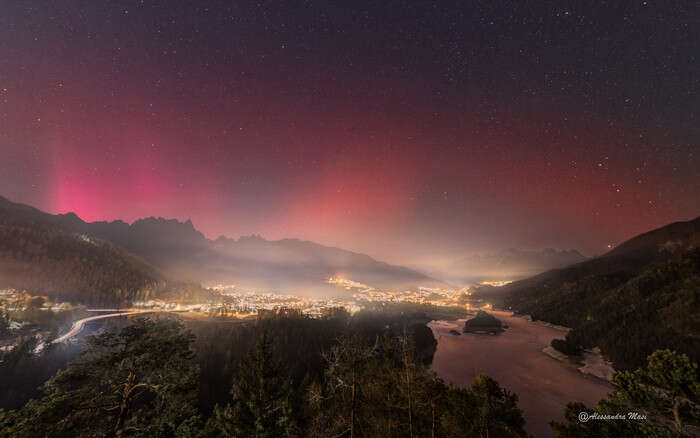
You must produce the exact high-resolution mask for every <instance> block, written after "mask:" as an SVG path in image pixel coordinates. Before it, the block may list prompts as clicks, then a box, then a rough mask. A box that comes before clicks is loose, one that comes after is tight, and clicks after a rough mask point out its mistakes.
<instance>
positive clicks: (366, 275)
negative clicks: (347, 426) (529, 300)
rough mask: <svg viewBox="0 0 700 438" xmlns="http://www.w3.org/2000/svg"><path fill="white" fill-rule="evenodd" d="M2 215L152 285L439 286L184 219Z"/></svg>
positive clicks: (15, 211)
mask: <svg viewBox="0 0 700 438" xmlns="http://www.w3.org/2000/svg"><path fill="white" fill-rule="evenodd" d="M0 214H1V215H2V217H3V218H4V220H5V222H7V223H8V224H9V223H11V224H14V225H16V226H20V225H21V226H24V227H25V228H32V227H41V228H50V229H52V230H54V232H55V233H57V234H60V235H61V236H62V239H64V240H69V241H71V242H72V241H76V242H77V243H74V245H79V246H80V248H82V247H84V246H86V245H90V244H89V243H88V242H87V240H86V239H89V240H90V241H92V242H97V243H98V246H99V247H100V248H107V247H108V246H109V248H110V249H109V251H111V252H110V253H111V254H113V259H114V260H123V259H126V258H128V259H129V260H131V261H134V262H133V263H135V265H134V269H138V270H140V271H146V270H148V272H150V273H151V275H150V276H149V280H148V281H149V282H158V281H162V280H163V279H164V278H167V279H172V280H177V281H180V282H195V283H202V284H205V285H214V284H222V283H223V284H235V285H236V286H237V287H239V288H242V289H246V290H258V291H260V290H263V291H273V292H280V293H295V294H300V295H319V294H323V295H324V296H329V295H330V296H332V295H340V294H345V293H347V292H346V291H345V289H342V288H339V287H336V286H333V285H330V284H328V282H327V280H328V279H329V277H344V278H348V279H352V280H354V281H358V282H361V283H364V284H368V285H371V286H374V287H377V288H383V289H401V290H403V289H411V288H416V287H419V286H439V285H444V283H442V282H440V281H439V280H435V279H433V278H430V277H428V276H427V275H425V274H422V273H419V272H417V271H414V270H411V269H408V268H404V267H401V266H394V265H390V264H388V263H384V262H380V261H377V260H375V259H373V258H371V257H370V256H367V255H364V254H359V253H354V252H350V251H346V250H343V249H339V248H333V247H328V246H323V245H319V244H317V243H313V242H308V241H302V240H297V239H283V240H277V241H268V240H265V239H263V238H262V237H260V236H246V237H241V238H239V239H237V240H235V239H231V238H227V237H219V238H218V239H215V240H211V239H207V238H206V237H205V236H204V235H203V234H202V233H201V232H199V231H197V230H196V229H195V227H194V225H193V224H192V222H191V221H189V220H188V221H186V222H179V221H177V220H174V219H163V218H152V217H150V218H145V219H140V220H137V221H135V222H134V223H132V224H127V223H126V222H123V221H119V220H117V221H113V222H85V221H83V220H82V219H80V218H79V217H78V216H77V215H75V214H74V213H67V214H59V215H51V214H48V213H45V212H42V211H40V210H37V209H35V208H33V207H29V206H26V205H22V204H17V203H13V202H11V201H9V200H7V199H4V198H0ZM71 239H72V240H71ZM81 242H82V243H81ZM72 244H73V242H72ZM34 245H39V246H41V245H42V242H41V241H39V240H37V241H35V242H34ZM110 245H111V246H110ZM93 246H94V245H93ZM8 249H9V250H11V248H8ZM105 251H106V250H105ZM67 257H73V255H70V256H67ZM9 259H12V257H11V256H10V257H8V260H6V261H5V263H4V264H3V269H4V266H5V265H6V264H9V263H10V261H9ZM122 265H124V266H126V264H125V263H122ZM129 275H131V274H130V273H129ZM0 278H1V277H0ZM146 283H148V282H146ZM146 283H144V284H146ZM148 284H151V283H148ZM42 290H43V289H42Z"/></svg>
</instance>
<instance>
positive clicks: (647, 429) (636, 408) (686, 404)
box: [552, 350, 700, 438]
mask: <svg viewBox="0 0 700 438" xmlns="http://www.w3.org/2000/svg"><path fill="white" fill-rule="evenodd" d="M614 383H615V384H616V385H617V390H616V391H614V392H613V393H611V394H610V395H609V396H608V397H607V398H605V399H603V400H601V401H600V402H598V404H597V405H596V407H595V409H591V408H589V407H587V406H585V405H583V404H582V403H569V405H568V406H567V409H566V413H565V418H566V422H565V423H552V428H553V429H554V431H555V432H556V433H557V435H558V436H559V437H561V438H597V437H686V436H698V435H700V378H699V375H698V365H697V364H696V363H694V362H692V361H691V360H690V359H688V356H686V355H684V354H679V353H676V352H673V351H671V350H659V351H656V352H654V353H653V354H652V355H650V356H649V357H648V358H647V364H646V366H645V367H643V368H640V369H637V370H635V371H634V372H631V371H623V372H620V373H617V374H616V375H615V379H614ZM582 412H584V413H587V414H589V415H592V414H593V413H594V412H595V413H597V414H599V415H608V416H616V415H617V416H620V415H621V416H622V418H615V419H595V418H590V419H587V421H581V419H580V417H579V415H580V414H581V413H582Z"/></svg>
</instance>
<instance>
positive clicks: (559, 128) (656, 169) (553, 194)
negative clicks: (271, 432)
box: [0, 0, 700, 263]
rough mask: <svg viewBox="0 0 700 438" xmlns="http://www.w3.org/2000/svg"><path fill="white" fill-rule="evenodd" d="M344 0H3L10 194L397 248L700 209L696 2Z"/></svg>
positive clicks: (589, 231) (2, 184)
mask: <svg viewBox="0 0 700 438" xmlns="http://www.w3.org/2000/svg"><path fill="white" fill-rule="evenodd" d="M330 3H331V2H325V1H319V2H311V1H307V2H293V3H292V2H289V3H286V2H281V1H267V2H266V1H259V2H232V1H220V2H214V1H191V2H182V1H174V0H168V1H160V2H150V1H128V2H126V1H122V2H119V1H113V2H99V1H95V0H89V1H82V2H78V1H55V2H54V1H51V2H40V1H16V2H4V3H3V5H2V9H1V11H0V195H3V196H6V197H8V198H10V199H12V200H14V201H17V202H24V203H29V204H32V205H34V206H36V207H38V208H41V209H44V210H46V211H50V212H55V213H58V212H67V211H74V212H76V213H77V214H78V215H80V216H81V217H83V218H84V219H86V220H101V219H110V220H111V219H117V218H120V219H124V220H127V221H133V220H134V219H137V218H139V217H144V216H150V215H155V216H164V217H175V218H179V219H187V218H191V219H192V221H193V222H194V224H195V226H196V227H197V228H199V229H200V230H201V231H203V232H204V233H205V234H206V235H207V236H208V237H217V236H218V235H220V234H225V235H228V236H232V237H238V236H240V235H246V234H251V233H259V234H261V235H262V236H264V237H266V238H268V239H278V238H284V237H299V238H304V239H309V240H314V241H317V242H320V243H324V244H331V245H336V246H341V247H344V248H347V249H352V250H357V251H362V252H366V253H368V254H370V255H373V256H376V257H379V258H382V259H386V260H389V261H394V262H403V263H433V262H438V261H442V260H447V259H449V258H451V257H455V256H456V255H458V254H462V253H468V252H472V251H488V250H498V249H501V248H507V247H521V248H533V249H534V248H543V247H556V248H567V249H568V248H576V249H579V250H580V251H582V252H583V253H585V254H587V255H592V254H600V253H602V252H604V251H606V248H607V246H608V245H609V244H616V243H619V242H620V241H621V240H623V239H626V238H628V237H631V236H633V235H635V234H638V233H640V232H643V231H647V230H649V229H651V228H654V227H657V226H661V225H665V224H666V223H669V222H672V221H676V220H687V219H690V218H693V217H695V216H697V215H700V170H699V169H700V159H699V156H700V68H699V67H700V2H697V1H689V2H675V1H635V2H626V1H610V2H605V1H600V2H590V4H589V3H588V2H585V3H586V4H589V6H583V4H584V2H571V3H569V2H495V1H484V2H465V1H456V2H447V1H446V2H395V1H376V2H368V3H363V2H361V1H347V2H333V3H338V4H333V5H331V4H330ZM340 3H343V4H340ZM545 3H548V4H545ZM590 5H595V6H590Z"/></svg>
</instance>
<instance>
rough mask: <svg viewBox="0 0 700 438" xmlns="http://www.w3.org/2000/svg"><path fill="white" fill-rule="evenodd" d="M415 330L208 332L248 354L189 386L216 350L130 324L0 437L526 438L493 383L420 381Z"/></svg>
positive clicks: (172, 325)
mask: <svg viewBox="0 0 700 438" xmlns="http://www.w3.org/2000/svg"><path fill="white" fill-rule="evenodd" d="M418 326H420V325H419V324H416V323H415V322H414V321H411V320H410V318H409V319H404V321H403V324H401V323H400V319H395V320H392V319H391V318H389V320H388V321H384V324H381V325H380V324H379V319H378V318H373V317H371V316H370V315H363V316H361V317H359V318H357V319H356V318H355V317H349V316H348V315H342V314H341V315H332V316H329V317H328V318H322V319H318V320H312V319H310V318H306V317H303V316H302V315H299V314H295V313H294V312H291V313H290V314H284V313H282V314H280V313H275V314H273V315H267V316H262V317H260V318H259V319H258V320H257V321H254V322H251V323H245V324H240V323H239V324H235V323H229V326H228V329H222V326H217V325H216V324H213V323H212V324H211V325H210V326H209V329H211V330H214V332H215V333H210V335H211V334H216V335H218V342H219V343H221V344H224V345H227V346H230V347H231V348H235V347H236V346H239V345H240V342H239V341H240V338H237V337H236V336H246V341H248V344H249V345H250V347H249V348H247V349H245V350H243V351H242V352H241V353H242V357H238V358H236V360H233V361H232V362H234V363H236V365H235V367H234V369H233V370H232V373H231V379H230V380H228V381H227V380H226V376H222V375H216V376H209V377H205V376H204V374H205V372H204V370H203V372H202V376H201V377H199V378H198V376H199V366H198V360H199V363H203V362H202V361H203V357H206V356H207V355H210V354H212V353H213V352H212V351H209V353H207V352H206V351H207V349H213V342H214V338H209V341H207V342H205V343H203V344H198V347H197V351H198V354H199V355H202V356H203V357H200V358H199V359H197V358H195V355H194V352H193V351H194V349H193V348H192V347H193V341H194V336H193V335H192V334H191V332H189V331H188V330H185V327H184V325H183V324H182V323H181V322H179V321H176V320H172V319H169V318H164V319H155V320H154V319H138V320H136V321H135V322H134V323H133V324H131V325H129V326H126V327H125V328H123V329H122V330H121V332H120V333H119V334H113V333H103V334H101V335H99V336H96V337H92V338H89V341H88V345H87V348H86V350H85V351H84V352H83V353H81V354H80V355H79V356H78V357H77V358H76V359H75V360H73V361H72V362H70V363H69V364H68V366H67V367H66V369H64V370H62V371H59V372H58V373H57V374H56V375H55V376H53V377H51V378H50V379H49V380H48V381H47V382H46V383H45V384H44V385H43V387H42V391H43V393H44V396H43V397H41V398H38V399H35V400H31V401H29V402H28V403H27V404H26V405H25V406H24V407H22V408H20V409H18V410H15V411H7V412H3V411H0V436H2V437H44V436H56V437H68V436H70V437H88V436H89V437H100V436H105V437H106V436H110V437H111V436H114V437H126V436H149V437H151V436H156V437H157V436H183V437H184V436H202V437H214V436H232V437H284V436H287V437H296V436H299V437H301V436H304V437H306V436H319V437H321V436H338V437H376V436H387V437H394V436H396V437H403V436H414V437H418V436H443V437H452V436H454V437H461V436H489V437H518V436H526V434H525V432H524V430H523V425H524V420H523V418H522V415H521V411H520V410H519V409H518V407H517V396H515V395H514V394H512V393H509V392H508V391H506V390H504V389H502V388H501V387H500V386H499V385H498V383H496V382H495V381H494V380H493V379H490V378H488V377H486V376H482V377H479V378H478V379H477V380H476V381H475V383H474V385H473V386H472V387H471V388H455V387H452V386H449V385H447V384H445V383H444V382H443V381H442V380H440V379H439V378H437V376H436V375H435V374H433V373H432V372H430V371H429V370H428V368H427V367H426V366H425V362H426V360H425V357H423V354H424V353H421V352H420V351H421V350H424V351H426V348H428V350H429V346H428V347H426V346H425V345H423V346H422V347H419V346H418V344H417V343H416V342H415V341H414V339H415V338H416V336H415V334H416V333H420V330H419V329H417V328H416V327H418ZM282 327H283V328H284V329H287V330H291V334H288V335H287V336H282V339H283V340H291V339H294V335H298V336H299V337H300V338H301V339H302V341H300V343H299V344H292V346H291V347H290V348H289V349H285V348H283V347H281V346H282V345H283V343H281V342H278V341H279V340H278V339H275V337H276V336H278V335H280V333H284V331H285V330H284V329H281V328H282ZM422 327H424V328H425V326H424V325H423V326H422ZM319 329H322V330H326V331H325V332H322V331H321V332H319V331H318V330H319ZM195 331H197V332H200V333H203V332H205V330H203V329H202V327H195ZM312 331H313V332H314V333H315V334H316V336H315V338H314V336H311V332H312ZM234 335H235V336H234ZM426 335H427V334H425V333H424V334H423V335H422V336H423V337H424V338H425V337H426ZM420 336H421V335H418V338H419V339H420ZM314 339H315V340H314ZM420 342H421V343H424V344H425V339H424V340H423V341H420ZM432 342H434V339H432ZM301 343H305V344H306V346H304V347H302V346H301ZM207 345H208V346H207ZM432 348H433V349H434V345H433V346H432ZM292 349H298V352H297V357H305V358H306V360H305V361H302V362H301V365H298V366H297V365H296V364H295V362H293V361H287V359H284V361H282V360H280V357H287V358H289V357H293V356H294V354H293V352H292ZM221 351H223V352H224V354H229V355H231V351H230V350H228V349H226V348H224V349H221ZM231 356H232V355H231ZM218 357H219V356H217V355H216V354H214V355H213V356H211V357H209V359H207V361H212V360H213V359H216V358H218ZM226 363H227V361H225V360H224V361H222V362H219V365H220V366H221V367H226ZM209 368H211V369H213V368H214V366H213V363H211V364H209V365H207V369H209ZM212 378H213V379H214V380H217V381H218V384H219V386H221V387H222V390H223V391H224V392H225V394H224V396H223V397H221V399H220V401H219V402H218V403H217V405H216V406H215V407H214V409H210V410H209V411H207V409H206V406H203V405H202V404H201V402H200V403H198V391H199V389H200V387H201V386H204V384H205V383H206V382H207V381H208V380H209V379H212Z"/></svg>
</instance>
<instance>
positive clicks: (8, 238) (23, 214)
mask: <svg viewBox="0 0 700 438" xmlns="http://www.w3.org/2000/svg"><path fill="white" fill-rule="evenodd" d="M59 218H60V217H59V216H52V215H49V214H46V213H43V212H41V211H39V210H36V209H34V208H31V207H28V206H25V205H22V204H15V203H12V202H10V201H8V200H6V199H4V198H2V197H0V287H12V288H16V289H24V290H27V291H28V292H30V293H31V294H33V295H47V296H51V297H54V298H59V299H62V300H67V301H80V302H82V303H86V304H110V305H111V304H120V303H129V302H130V301H132V300H144V299H149V298H153V297H155V296H178V295H184V296H187V295H193V294H195V293H196V294H201V293H209V292H206V291H204V290H203V289H202V288H201V287H200V286H198V285H192V284H185V283H182V282H167V281H166V279H165V277H164V276H163V274H162V273H161V272H160V271H159V270H158V269H157V268H155V267H153V266H152V265H150V264H149V263H147V262H146V261H144V260H143V259H142V258H140V257H137V256H135V255H133V254H130V253H129V252H127V251H126V250H124V249H123V248H120V247H119V246H117V245H115V244H113V243H111V242H108V241H106V240H103V239H100V238H97V237H94V236H92V235H88V234H85V233H79V232H76V231H74V230H71V229H70V228H69V227H66V226H65V225H64V224H62V223H61V221H60V220H58V219H59Z"/></svg>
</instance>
